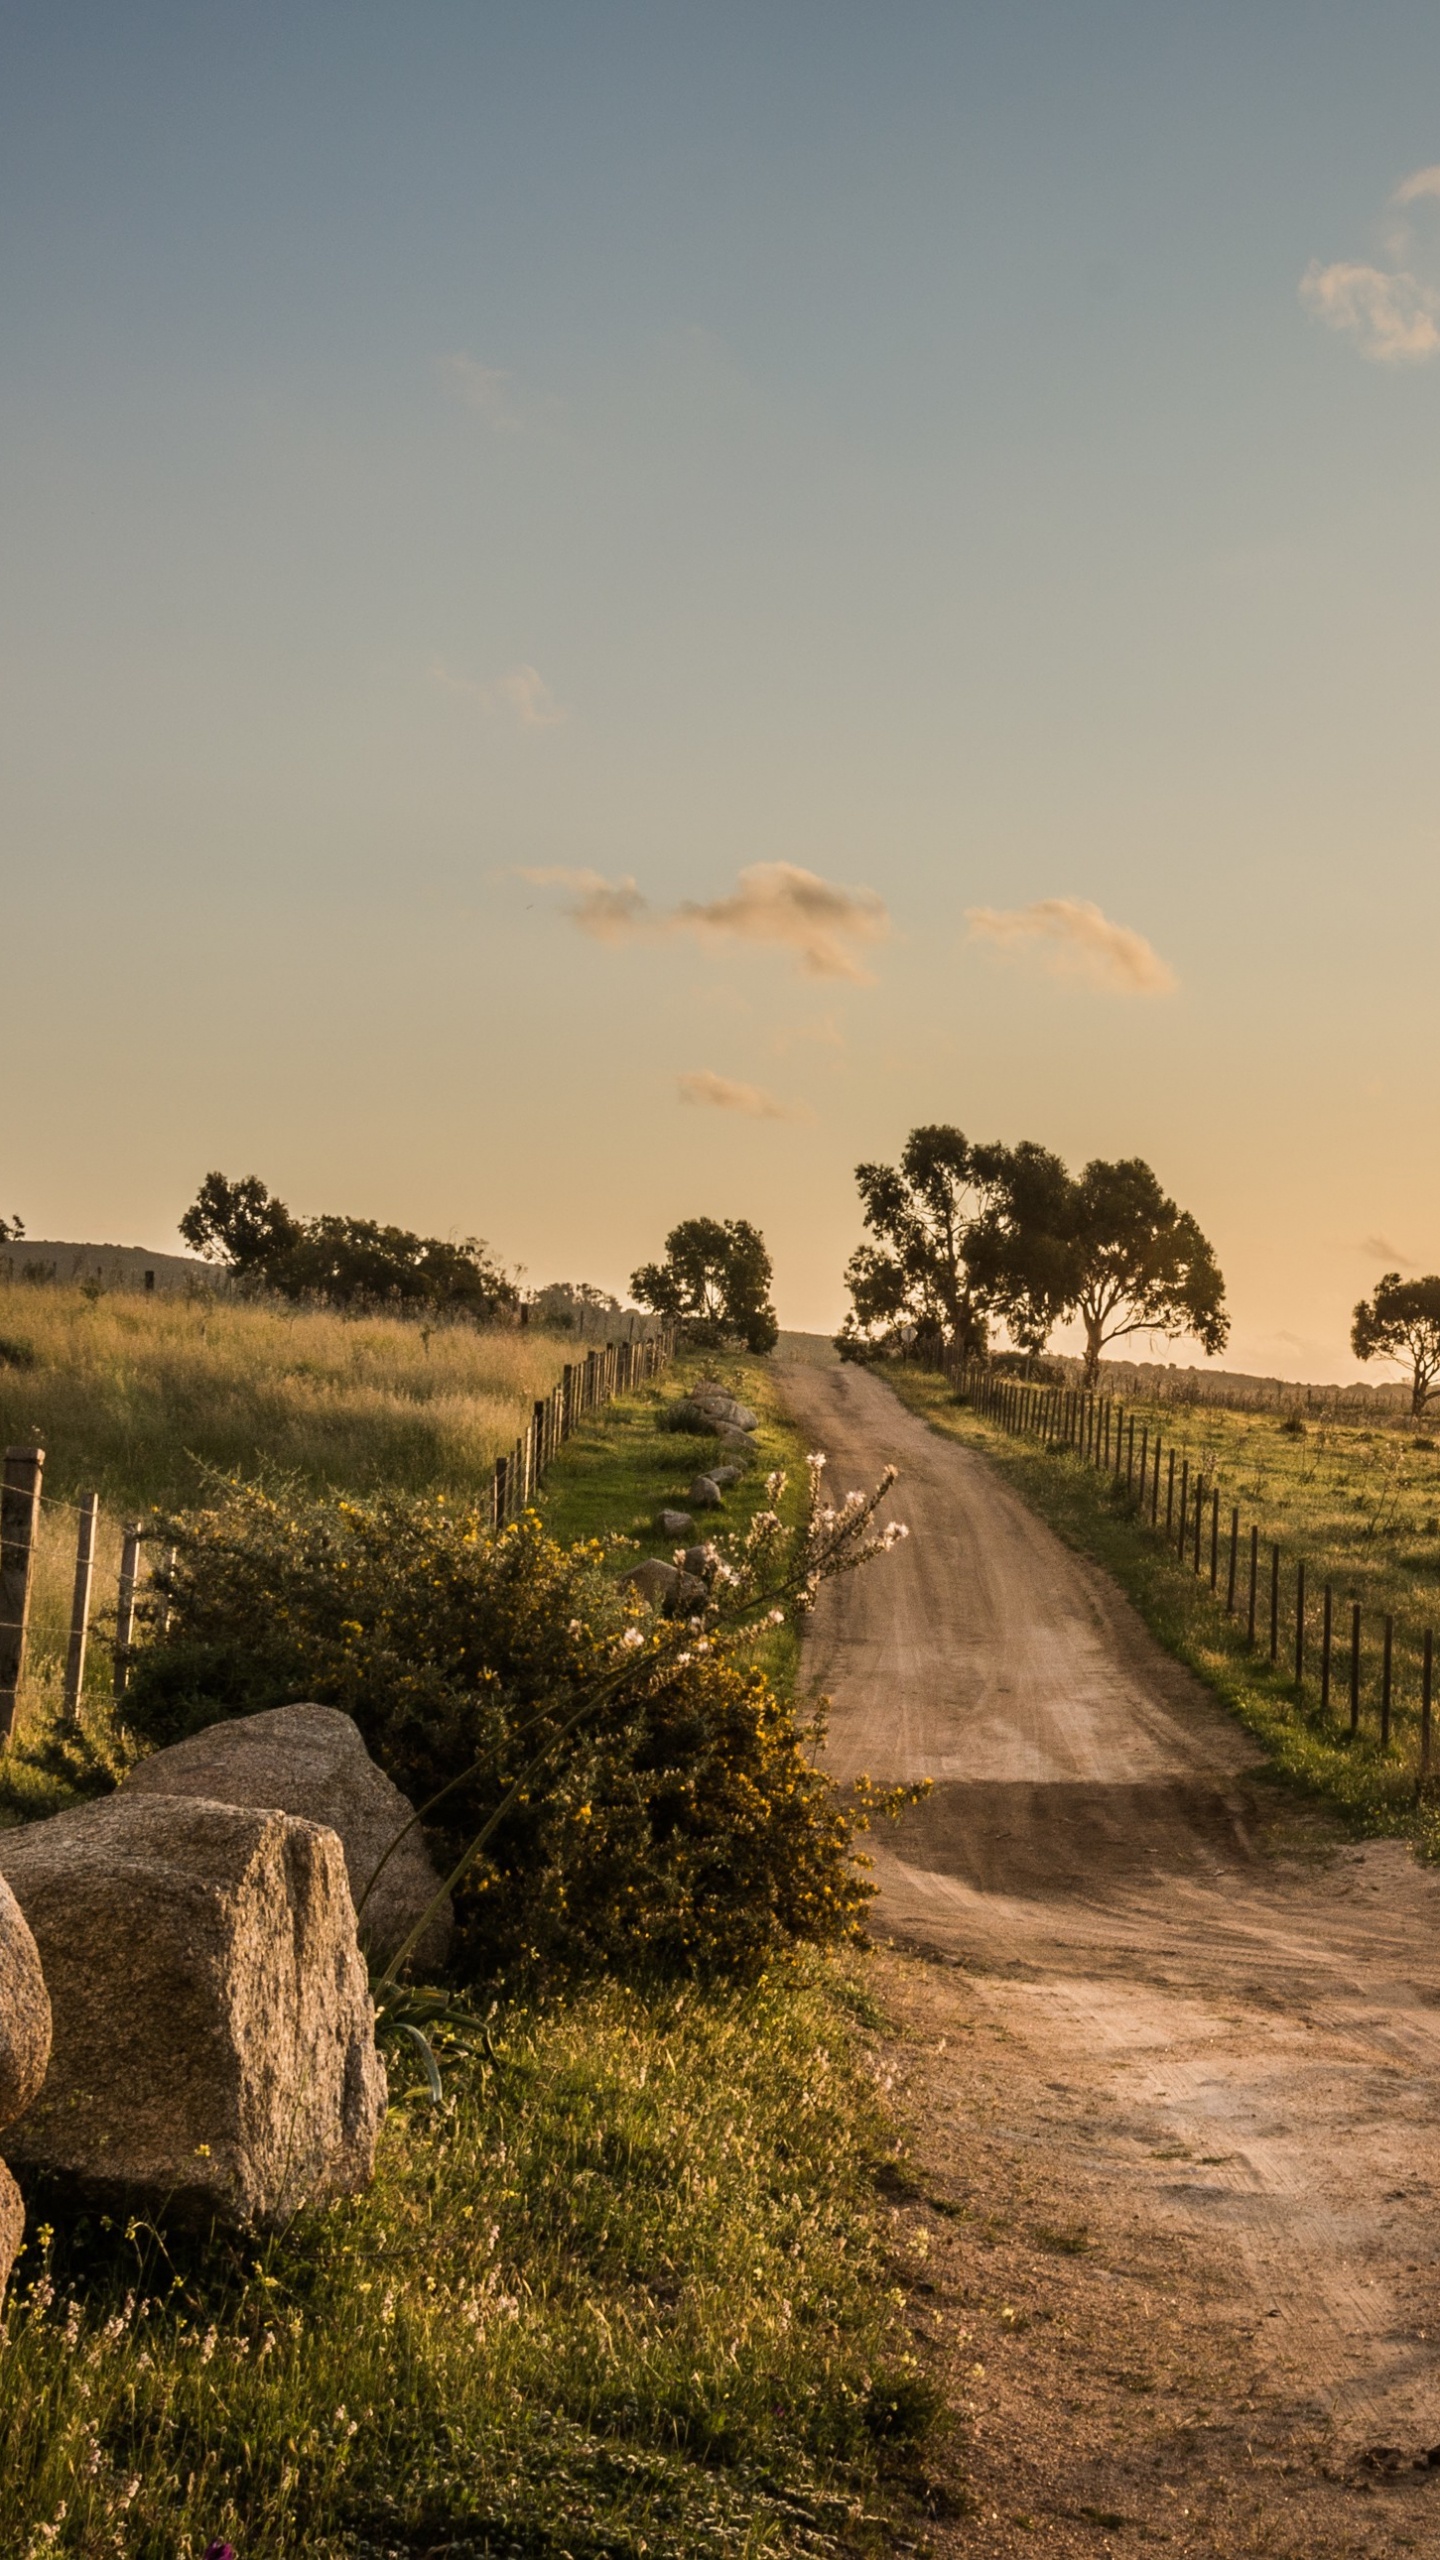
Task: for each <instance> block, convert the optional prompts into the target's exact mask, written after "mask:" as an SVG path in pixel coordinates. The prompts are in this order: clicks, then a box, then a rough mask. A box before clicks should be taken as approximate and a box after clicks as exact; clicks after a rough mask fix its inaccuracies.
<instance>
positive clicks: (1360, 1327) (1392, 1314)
mask: <svg viewBox="0 0 1440 2560" xmlns="http://www.w3.org/2000/svg"><path fill="white" fill-rule="evenodd" d="M1350 1348H1351V1350H1352V1351H1353V1352H1354V1354H1355V1357H1356V1359H1357V1360H1373V1359H1375V1358H1376V1356H1377V1354H1378V1356H1379V1357H1380V1358H1381V1359H1382V1360H1396V1361H1399V1362H1400V1363H1401V1365H1402V1366H1403V1365H1405V1364H1406V1363H1408V1364H1409V1369H1410V1412H1411V1416H1412V1418H1413V1420H1414V1421H1416V1422H1420V1421H1422V1420H1423V1419H1424V1414H1425V1407H1426V1406H1427V1404H1428V1403H1429V1401H1430V1398H1431V1396H1432V1395H1433V1393H1434V1391H1435V1384H1436V1381H1437V1379H1440V1273H1437V1272H1434V1271H1431V1272H1428V1273H1427V1274H1426V1276H1425V1278H1424V1279H1423V1280H1402V1279H1401V1277H1400V1274H1399V1272H1398V1271H1387V1272H1386V1273H1385V1275H1384V1278H1383V1279H1380V1280H1377V1281H1376V1283H1375V1295H1374V1297H1373V1298H1362V1299H1361V1301H1360V1304H1359V1305H1358V1307H1357V1308H1356V1310H1355V1321H1354V1323H1353V1324H1352V1325H1351V1328H1350Z"/></svg>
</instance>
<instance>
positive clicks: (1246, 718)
mask: <svg viewBox="0 0 1440 2560" xmlns="http://www.w3.org/2000/svg"><path fill="white" fill-rule="evenodd" d="M1314 19H1315V13H1314V10H1313V7H1310V6H1300V5H1290V0H1281V5H1279V6H1277V7H1276V8H1275V9H1273V10H1271V11H1267V12H1264V13H1261V22H1260V23H1251V22H1250V21H1248V20H1238V19H1234V18H1232V17H1224V18H1215V17H1211V18H1209V19H1206V20H1204V21H1203V22H1197V21H1196V19H1195V16H1194V13H1191V12H1182V11H1180V10H1164V9H1162V10H1156V9H1154V8H1153V7H1141V6H1139V5H1138V0H1136V5H1133V6H1120V5H1100V6H1097V7H1095V8H1093V9H1091V10H1087V11H1086V12H1084V13H1081V15H1080V17H1079V18H1077V17H1076V15H1075V13H1073V12H1071V11H1068V10H1065V9H1063V8H1061V7H1059V6H1058V5H1043V6H1041V7H1040V8H1039V9H1038V10H1037V11H1032V12H1029V13H1020V14H1019V15H1017V14H1015V13H1011V12H1003V11H985V10H979V9H977V10H962V11H955V10H952V9H948V8H941V7H938V6H929V5H918V0H917V5H916V6H914V7H913V8H902V9H900V10H899V11H895V12H884V13H875V12H870V11H864V10H845V9H842V10H840V11H838V12H837V11H835V10H833V9H831V8H828V7H826V8H822V7H820V5H819V0H797V5H796V6H795V7H794V8H792V9H789V10H787V11H785V12H783V13H780V15H779V16H778V18H777V16H776V13H774V12H773V11H768V10H762V9H760V8H758V7H755V6H751V5H741V6H739V7H737V8H736V9H734V10H731V11H727V12H725V13H723V16H722V17H719V18H716V17H707V16H706V15H705V14H704V13H698V12H683V11H682V12H674V11H671V10H667V9H662V8H660V7H659V6H658V5H653V4H652V5H648V6H627V5H624V0H622V5H620V6H618V7H617V8H616V9H615V10H614V11H613V12H607V14H606V18H605V21H604V23H603V25H602V24H601V22H599V21H597V20H596V19H595V17H594V15H593V13H592V12H589V11H587V10H585V9H583V8H582V7H580V6H579V5H578V0H571V4H570V5H564V6H559V5H557V6H549V5H545V0H542V5H540V6H539V7H537V8H535V9H533V10H531V11H528V12H526V13H524V16H523V18H522V19H520V20H516V21H513V22H512V21H511V20H508V19H506V20H502V19H501V18H500V17H499V16H498V14H497V15H489V14H487V13H484V12H480V13H473V12H463V11H457V10H453V9H451V8H448V7H439V8H436V9H435V10H434V11H432V12H427V13H422V14H419V15H415V14H412V15H410V16H407V17H406V18H405V19H403V20H397V19H394V18H392V17H391V16H390V15H389V13H382V12H366V11H361V12H358V13H357V12H355V11H353V10H350V9H341V8H340V7H339V5H338V0H316V5H315V6H314V7H313V8H311V9H308V10H306V11H305V12H302V13H300V14H299V16H298V18H297V17H296V16H295V15H294V14H293V13H285V12H281V11H279V10H277V9H272V8H269V7H268V6H267V7H263V8H262V9H261V10H260V11H259V12H258V14H257V15H256V16H255V17H254V18H253V19H252V18H250V17H249V16H248V15H247V23H246V25H244V26H242V25H241V24H240V23H239V21H237V20H233V19H232V20H226V19H225V18H224V17H223V15H222V16H220V17H215V16H213V15H212V16H205V17H202V18H197V17H196V16H195V15H194V13H192V12H187V11H184V10H181V9H179V8H178V7H171V6H168V5H166V6H160V7H157V8H156V9H155V10H153V11H147V12H146V13H144V18H143V22H141V21H136V20H134V19H133V18H127V19H125V20H124V21H123V22H122V21H120V20H117V19H116V18H115V17H114V16H113V14H112V13H108V12H104V11H101V10H99V9H98V8H94V7H82V8H81V10H80V11H79V13H78V15H71V14H69V13H61V14H60V15H59V16H57V15H56V14H55V13H53V12H51V11H47V10H44V9H42V8H40V7H39V6H38V5H36V4H35V0H22V5H21V6H20V7H19V8H18V9H17V10H16V11H15V13H14V15H13V20H12V33H11V43H10V50H9V70H8V77H7V82H6V84H5V92H4V96H3V99H0V119H3V123H0V132H3V140H4V148H3V151H0V213H3V227H4V235H5V237H6V239H7V241H8V243H9V248H8V253H7V254H8V265H7V270H6V279H7V280H6V283H5V285H4V287H3V291H4V295H5V307H6V330H5V339H4V344H5V355H4V357H3V372H0V392H3V399H4V404H5V420H6V449H7V456H8V461H7V470H6V475H5V508H6V538H7V577H6V580H5V584H4V590H3V594H0V728H3V734H4V741H5V756H4V767H3V782H0V790H3V795H4V801H3V805H4V810H5V819H6V826H5V844H6V853H5V866H4V875H3V884H0V919H3V949H4V956H5V972H4V984H5V989H6V1004H5V1030H4V1037H5V1054H6V1062H7V1103H8V1108H7V1112H6V1133H5V1145H4V1153H3V1160H0V1212H5V1213H10V1212H12V1211H18V1212H19V1213H20V1214H21V1215H23V1216H24V1218H25V1219H26V1221H27V1223H28V1224H29V1226H30V1227H31V1229H32V1231H33V1232H34V1233H37V1234H39V1233H45V1234H52V1235H54V1234H74V1235H76V1236H78V1237H86V1236H88V1237H94V1238H95V1239H97V1240H99V1239H102V1238H113V1239H115V1240H117V1241H130V1240H134V1241H147V1242H149V1243H150V1244H152V1245H154V1246H156V1247H161V1248H163V1247H165V1246H167V1245H173V1242H174V1222H175V1219H176V1217H177V1216H178V1215H179V1214H180V1212H181V1211H182V1210H183V1208H184V1206H185V1205H186V1203H187V1201H188V1200H189V1199H190V1197H191V1196H192V1195H193V1193H194V1190H195V1188H196V1186H197V1184H198V1182H199V1180H200V1178H201V1176H202V1175H203V1173H204V1172H205V1171H206V1170H207V1169H208V1168H209V1167H211V1166H216V1165H218V1166H221V1167H223V1168H224V1169H225V1170H227V1171H229V1172H231V1173H236V1174H238V1173H244V1172H249V1171H256V1172H259V1173H260V1174H262V1175H263V1176H264V1178H265V1179H266V1180H267V1181H268V1182H270V1183H271V1184H272V1185H273V1186H274V1187H275V1188H276V1189H277V1190H278V1191H280V1192H281V1193H282V1194H283V1195H284V1196H285V1197H286V1198H287V1199H288V1200H289V1201H290V1203H291V1205H292V1206H293V1207H295V1208H296V1209H298V1210H302V1211H316V1210H321V1209H343V1210H348V1211H352V1212H354V1213H356V1214H361V1215H368V1216H375V1217H381V1218H393V1219H395V1220H398V1221H400V1222H401V1223H404V1224H407V1225H412V1226H419V1227H422V1228H425V1229H427V1230H433V1231H438V1232H442V1233H445V1232H455V1233H466V1232H470V1231H477V1232H479V1233H481V1234H483V1235H484V1236H486V1237H487V1238H488V1239H489V1241H490V1243H491V1244H492V1246H493V1247H494V1248H495V1250H496V1251H497V1252H498V1253H499V1254H500V1255H501V1256H502V1258H504V1259H506V1260H507V1261H509V1262H512V1263H518V1264H523V1265H524V1266H525V1269H526V1272H527V1275H528V1277H529V1278H530V1279H531V1280H532V1281H533V1282H536V1283H539V1282H542V1281H544V1280H547V1279H550V1278H555V1277H570V1278H577V1279H578V1278H588V1279H592V1280H594V1281H597V1282H602V1283H604V1284H605V1285H607V1286H610V1287H614V1288H616V1289H617V1290H623V1288H624V1285H625V1282H626V1280H627V1277H628V1274H629V1272H630V1271H631V1269H632V1268H633V1267H634V1265H635V1264H636V1263H638V1262H639V1261H641V1260H642V1259H646V1258H649V1257H650V1256H652V1255H653V1254H654V1253H655V1252H656V1251H657V1250H658V1248H659V1246H660V1242H661V1239H662V1237H663V1235H664V1232H665V1230H666V1228H667V1227H668V1226H670V1225H671V1224H672V1223H673V1222H674V1221H675V1220H677V1219H678V1218H681V1217H684V1216H688V1215H693V1214H696V1213H709V1214H714V1215H719V1216H745V1217H749V1218H752V1219H754V1220H755V1221H756V1223H758V1224H759V1225H760V1226H761V1227H762V1228H763V1229H764V1231H765V1233H766V1235H767V1238H768V1240H769V1242H770V1244H771V1247H772V1250H773V1253H774V1256H775V1261H776V1266H777V1276H778V1299H779V1306H780V1312H781V1317H782V1321H784V1322H785V1323H786V1324H789V1325H793V1326H796V1327H799V1328H806V1329H823V1330H827V1331H828V1330H830V1329H832V1328H833V1327H834V1325H835V1324H836V1323H837V1322H838V1320H839V1318H840V1315H841V1313H842V1311H843V1303H844V1302H843V1292H842V1288H841V1280H840V1274H841V1271H842V1269H843V1265H844V1262H845V1259H846V1257H847V1255H848V1253H849V1252H850V1250H851V1249H852V1247H853V1245H854V1244H855V1242H856V1241H857V1238H858V1233H859V1229H858V1221H857V1215H856V1204H855V1193H854V1186H853V1167H854V1165H855V1163H856V1161H857V1160H859V1159H861V1158H876V1157H879V1158H882V1159H888V1158H893V1157H894V1156H895V1155H896V1154H898V1152H899V1149H900V1148H901V1146H902V1145H903V1143H904V1139H905V1135H906V1133H907V1131H908V1130H909V1129H910V1128H911V1127H912V1126H913V1125H914V1124H915V1123H917V1122H919V1121H924V1120H949V1121H954V1122H956V1123H958V1124H959V1125H960V1126H961V1127H963V1128H964V1129H965V1130H966V1131H967V1133H969V1134H970V1135H972V1136H979V1137H992V1136H993V1137H1000V1138H1004V1139H1007V1140H1011V1141H1013V1140H1016V1139H1019V1138H1022V1137H1031V1138H1035V1139H1038V1140H1040V1141H1042V1142H1043V1143H1044V1144H1046V1145H1047V1146H1051V1147H1054V1148H1056V1149H1057V1150H1058V1151H1059V1152H1060V1153H1061V1154H1063V1155H1064V1156H1065V1158H1066V1159H1067V1161H1068V1162H1070V1163H1071V1164H1072V1165H1073V1166H1075V1167H1077V1168H1078V1166H1079V1165H1080V1164H1081V1163H1083V1162H1084V1161H1085V1160H1086V1159H1087V1158H1088V1157H1090V1156H1092V1155H1104V1156H1117V1155H1129V1154H1139V1155H1143V1156H1146V1157H1148V1158H1149V1160H1150V1161H1151V1162H1152V1163H1153V1165H1154V1166H1155V1168H1156V1171H1157V1172H1158V1174H1159V1175H1160V1177H1161V1179H1162V1181H1163V1182H1164V1183H1165V1185H1166V1187H1167V1188H1168V1189H1169V1190H1171V1191H1172V1192H1173V1193H1174V1194H1175V1195H1176V1196H1177V1197H1178V1198H1179V1199H1180V1200H1181V1201H1182V1203H1183V1204H1184V1205H1185V1206H1187V1207H1189V1208H1191V1209H1193V1211H1194V1212H1195V1214H1196V1215H1197V1217H1198V1218H1199V1219H1200V1221H1201V1224H1202V1225H1203V1227H1204V1228H1205V1230H1206V1232H1207V1233H1208V1234H1209V1235H1210V1237H1211V1238H1212V1240H1213V1242H1214V1244H1215V1247H1216V1250H1217V1252H1218V1254H1219V1257H1220V1260H1221V1263H1222V1266H1223V1268H1224V1270H1225V1273H1226V1276H1227V1281H1228V1284H1229V1294H1230V1303H1231V1308H1232V1312H1233V1317H1234V1335H1233V1340H1232V1345H1231V1350H1230V1353H1229V1355H1228V1361H1229V1365H1232V1366H1235V1367H1240V1368H1245V1369H1252V1370H1259V1371H1262V1372H1265V1373H1271V1374H1276V1373H1278V1374H1288V1375H1292V1376H1303V1377H1310V1378H1317V1379H1318V1378H1326V1377H1339V1376H1348V1375H1351V1374H1354V1363H1353V1361H1352V1360H1351V1358H1350V1355H1349V1351H1348V1343H1347V1336H1348V1325H1349V1314H1350V1309H1351V1307H1352V1306H1353V1304H1354V1301H1355V1300H1356V1298H1357V1297H1358V1296H1359V1295H1360V1294H1361V1292H1362V1291H1363V1290H1365V1289H1368V1288H1369V1287H1370V1286H1371V1285H1373V1282H1374V1280H1375V1278H1376V1277H1377V1276H1378V1274H1379V1272H1380V1271H1381V1270H1382V1269H1385V1268H1399V1269H1401V1270H1402V1271H1409V1270H1430V1269H1435V1268H1440V1209H1437V1205H1436V1199H1435V1186H1434V1179H1433V1168H1434V1163H1435V1135H1436V1103H1437V1070H1436V1065H1435V1057H1434V1047H1435V1044H1434V1038H1433V1032H1432V1020H1433V1011H1434V996H1433V980H1434V974H1435V971H1434V952H1435V947H1436V926H1437V905H1440V866H1437V862H1436V839H1437V821H1440V807H1437V802H1440V785H1437V780H1436V771H1435V756H1434V748H1433V739H1434V734H1435V712H1434V707H1433V695H1434V668H1435V663H1436V637H1437V633H1436V624H1437V616H1440V576H1437V569H1440V556H1437V555H1440V496H1437V478H1436V467H1435V456H1436V428H1437V423H1440V21H1437V20H1436V18H1435V16H1434V13H1433V11H1432V10H1429V9H1427V8H1421V7H1419V6H1418V5H1417V6H1398V5H1393V0H1379V5H1378V7H1377V9H1376V10H1374V11H1370V12H1366V13H1365V17H1364V21H1363V23H1362V22H1361V20H1360V18H1359V17H1358V16H1354V17H1352V18H1350V19H1348V20H1347V19H1346V18H1345V16H1344V15H1343V14H1342V15H1341V16H1340V17H1339V18H1332V17H1330V16H1327V18H1326V21H1325V30H1326V40H1325V43H1324V44H1323V45H1321V44H1316V43H1313V42H1311V41H1309V38H1310V36H1311V35H1312V34H1313V29H1314ZM1159 1356H1162V1357H1169V1356H1174V1357H1176V1358H1177V1359H1180V1360H1182V1361H1184V1360H1188V1359H1189V1357H1190V1356H1191V1355H1190V1352H1189V1350H1188V1349H1187V1348H1185V1347H1183V1346H1182V1347H1180V1348H1178V1349H1177V1350H1176V1351H1175V1352H1174V1353H1173V1354H1171V1353H1166V1352H1162V1353H1161V1354H1160V1355H1159ZM1366 1374H1376V1373H1374V1372H1370V1373H1366Z"/></svg>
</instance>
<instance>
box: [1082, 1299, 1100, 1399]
mask: <svg viewBox="0 0 1440 2560" xmlns="http://www.w3.org/2000/svg"><path fill="white" fill-rule="evenodd" d="M1104 1342H1105V1336H1104V1334H1103V1332H1102V1331H1101V1326H1100V1318H1099V1317H1098V1316H1087V1317H1086V1319H1085V1369H1084V1374H1083V1376H1082V1378H1081V1380H1080V1384H1081V1385H1082V1387H1083V1388H1084V1389H1085V1392H1086V1394H1087V1395H1093V1394H1094V1392H1095V1389H1096V1387H1097V1386H1098V1384H1099V1382H1100V1353H1101V1351H1102V1349H1103V1347H1104Z"/></svg>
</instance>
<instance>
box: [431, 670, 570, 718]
mask: <svg viewBox="0 0 1440 2560" xmlns="http://www.w3.org/2000/svg"><path fill="white" fill-rule="evenodd" d="M430 672H431V674H432V676H433V677H434V679H435V682H436V683H437V684H438V685H440V686H442V687H443V689H444V690H445V692H447V693H462V694H464V695H465V696H466V697H467V698H468V700H470V701H471V702H476V703H478V704H479V706H480V708H481V710H482V711H488V712H505V713H508V714H509V715H510V716H511V718H513V719H516V720H518V721H519V722H520V725H521V727H522V728H524V729H558V728H559V726H560V723H561V722H562V720H564V718H565V716H566V714H565V711H564V709H563V707H562V706H561V704H560V703H558V702H557V701H556V699H555V696H554V694H553V693H552V692H551V690H550V687H549V686H548V684H547V683H546V682H545V679H544V677H543V676H542V675H541V673H540V670H539V668H538V667H532V666H531V665H530V664H529V663H528V661H522V663H521V664H520V665H519V666H518V667H511V668H509V669H508V670H507V672H506V673H505V674H504V675H503V676H495V677H493V678H490V679H488V680H487V679H485V678H482V677H479V676H461V675H456V674H455V673H454V671H453V670H452V669H451V668H449V667H447V666H446V664H445V662H444V660H443V659H441V658H437V659H436V661H435V664H434V666H433V667H432V668H431V670H430Z"/></svg>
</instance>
